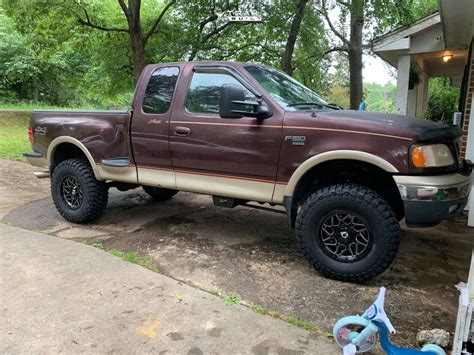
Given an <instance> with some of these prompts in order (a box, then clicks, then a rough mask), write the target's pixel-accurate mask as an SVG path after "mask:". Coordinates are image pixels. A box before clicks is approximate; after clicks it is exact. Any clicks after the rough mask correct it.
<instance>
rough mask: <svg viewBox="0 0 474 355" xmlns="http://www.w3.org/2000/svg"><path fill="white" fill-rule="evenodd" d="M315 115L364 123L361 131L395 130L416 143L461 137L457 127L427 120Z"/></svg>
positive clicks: (329, 113)
mask: <svg viewBox="0 0 474 355" xmlns="http://www.w3.org/2000/svg"><path fill="white" fill-rule="evenodd" d="M317 115H318V117H321V118H323V117H324V118H327V119H329V120H333V119H334V120H337V119H339V120H341V121H346V122H347V121H352V122H354V123H355V121H364V122H360V123H359V124H358V126H360V128H361V129H364V128H365V127H366V126H370V127H371V128H375V127H374V125H375V126H376V127H377V128H378V129H381V130H382V131H384V132H388V131H394V130H396V131H397V132H398V134H403V135H405V136H407V137H410V138H414V139H416V140H418V141H452V140H455V139H458V138H459V137H461V135H462V131H461V129H460V127H459V126H454V125H453V126H447V125H444V124H441V123H438V122H433V121H429V120H424V119H419V118H413V117H407V116H401V115H391V114H387V113H381V112H367V111H352V110H334V111H325V112H321V113H318V114H317ZM341 123H342V122H341Z"/></svg>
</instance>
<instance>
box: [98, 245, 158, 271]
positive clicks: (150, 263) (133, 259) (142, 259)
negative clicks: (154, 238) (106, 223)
mask: <svg viewBox="0 0 474 355" xmlns="http://www.w3.org/2000/svg"><path fill="white" fill-rule="evenodd" d="M92 246H93V247H96V248H97V249H101V250H104V251H106V252H108V253H110V254H112V255H115V256H116V257H119V258H120V259H122V260H125V261H128V262H129V263H132V264H138V265H141V266H143V267H146V268H147V269H150V270H152V271H155V272H158V271H159V270H158V268H156V267H155V262H154V260H153V258H152V257H151V256H140V255H139V254H137V253H134V252H128V253H126V252H123V251H121V250H118V249H105V247H104V245H103V244H102V243H94V244H92Z"/></svg>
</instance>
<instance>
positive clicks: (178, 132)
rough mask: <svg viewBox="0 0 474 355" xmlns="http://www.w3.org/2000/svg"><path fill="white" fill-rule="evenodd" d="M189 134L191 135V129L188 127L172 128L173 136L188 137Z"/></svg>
mask: <svg viewBox="0 0 474 355" xmlns="http://www.w3.org/2000/svg"><path fill="white" fill-rule="evenodd" d="M190 134H191V128H189V127H182V126H176V127H175V128H174V135H175V136H180V137H185V136H189V135H190Z"/></svg>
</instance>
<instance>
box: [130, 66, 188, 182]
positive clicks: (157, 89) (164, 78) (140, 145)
mask: <svg viewBox="0 0 474 355" xmlns="http://www.w3.org/2000/svg"><path fill="white" fill-rule="evenodd" d="M181 67H182V64H162V65H151V66H147V67H146V68H145V69H144V71H143V74H142V77H141V78H140V81H139V83H138V85H137V91H136V93H135V100H134V105H133V106H134V112H133V117H132V129H131V140H132V149H133V154H134V159H135V163H136V165H137V171H138V181H139V183H140V184H142V185H150V186H161V187H167V188H176V180H175V175H174V172H173V169H172V166H171V156H170V151H169V142H168V141H169V139H168V128H169V122H170V116H171V102H172V99H173V96H174V92H175V90H176V83H177V81H178V78H179V76H180V72H181Z"/></svg>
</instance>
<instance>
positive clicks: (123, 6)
mask: <svg viewBox="0 0 474 355" xmlns="http://www.w3.org/2000/svg"><path fill="white" fill-rule="evenodd" d="M118 2H119V4H120V7H121V8H122V11H123V13H124V14H125V17H126V18H127V19H129V18H130V9H129V8H128V7H127V5H126V4H125V1H124V0H118Z"/></svg>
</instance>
